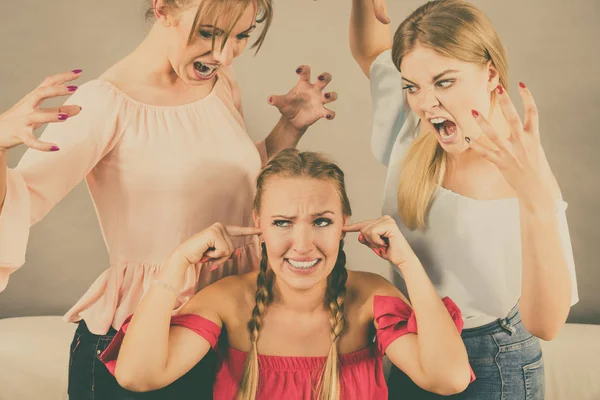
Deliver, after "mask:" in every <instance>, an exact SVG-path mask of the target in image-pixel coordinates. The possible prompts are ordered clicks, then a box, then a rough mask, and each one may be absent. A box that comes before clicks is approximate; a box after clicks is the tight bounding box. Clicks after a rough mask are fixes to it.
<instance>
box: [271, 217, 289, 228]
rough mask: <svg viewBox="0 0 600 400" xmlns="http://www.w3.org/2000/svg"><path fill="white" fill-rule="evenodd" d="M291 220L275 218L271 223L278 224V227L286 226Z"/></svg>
mask: <svg viewBox="0 0 600 400" xmlns="http://www.w3.org/2000/svg"><path fill="white" fill-rule="evenodd" d="M290 224H291V221H287V220H285V219H276V220H274V221H273V225H275V226H278V227H280V228H286V227H288V226H290Z"/></svg>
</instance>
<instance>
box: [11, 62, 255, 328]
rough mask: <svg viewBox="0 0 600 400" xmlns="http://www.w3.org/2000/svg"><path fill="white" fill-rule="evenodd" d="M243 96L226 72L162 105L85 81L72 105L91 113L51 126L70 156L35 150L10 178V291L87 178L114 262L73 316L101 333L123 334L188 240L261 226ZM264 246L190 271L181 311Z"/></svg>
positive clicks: (243, 245) (251, 243)
mask: <svg viewBox="0 0 600 400" xmlns="http://www.w3.org/2000/svg"><path fill="white" fill-rule="evenodd" d="M234 88H235V85H234V82H233V81H232V80H231V79H230V78H229V77H228V76H227V75H225V73H221V74H220V75H219V77H218V80H217V82H216V84H215V86H214V88H213V90H212V91H211V93H210V94H209V95H208V96H206V97H205V98H203V99H201V100H198V101H195V102H193V103H190V104H186V105H182V106H152V105H147V104H143V103H140V102H138V101H136V100H134V99H132V98H130V97H128V96H127V95H126V94H125V93H123V92H122V91H120V90H119V89H118V88H117V87H115V86H114V85H112V84H111V83H109V82H106V81H101V80H92V81H89V82H87V83H85V84H83V85H81V86H80V87H79V89H78V90H77V92H76V93H75V94H73V95H72V96H71V98H70V99H69V100H68V101H67V104H77V105H80V106H81V107H82V111H81V113H80V114H79V115H78V116H76V117H73V118H71V119H69V120H67V121H65V122H63V123H60V124H50V125H48V127H47V128H46V130H45V131H44V133H43V135H42V138H41V139H42V140H45V141H49V142H55V143H57V144H58V146H59V147H60V151H57V152H40V151H36V150H28V151H27V152H26V153H25V155H24V156H23V158H22V159H21V161H20V163H19V165H18V166H17V167H16V168H15V169H9V170H8V187H7V194H6V199H5V203H4V207H3V210H2V213H1V214H0V291H2V290H3V289H4V288H5V287H6V285H7V283H8V278H9V275H10V274H11V273H12V272H14V271H15V270H16V269H17V268H19V267H20V266H22V265H23V264H24V263H25V252H26V247H27V240H28V236H29V228H30V226H31V225H33V224H35V223H36V222H38V221H40V220H41V219H42V218H43V217H44V216H45V215H46V214H47V213H48V212H49V211H50V210H51V209H52V207H53V206H54V205H55V204H57V203H58V202H59V201H60V200H61V199H62V198H63V197H64V196H65V195H66V194H67V193H68V192H69V191H70V190H71V189H72V188H73V187H74V186H75V185H77V184H78V183H79V182H80V181H81V180H82V179H85V180H86V183H87V185H88V188H89V191H90V194H91V196H92V199H93V202H94V205H95V208H96V212H97V215H98V219H99V222H100V227H101V229H102V234H103V237H104V241H105V243H106V246H107V248H108V252H109V257H110V266H109V267H108V268H107V269H106V271H104V272H103V273H102V274H101V275H100V276H99V277H98V278H97V280H96V281H95V282H94V283H93V284H92V286H91V287H90V288H89V289H88V291H87V292H86V293H85V294H84V296H83V297H82V298H81V299H80V300H79V301H78V302H77V303H76V304H75V305H74V306H73V308H71V310H69V311H68V312H67V314H66V315H65V320H66V321H70V322H76V321H79V320H81V319H85V321H86V323H87V325H88V327H89V330H90V331H91V332H92V333H95V334H105V333H106V332H107V331H108V329H109V327H110V326H111V325H112V326H113V327H114V328H115V329H119V328H120V326H121V324H122V323H123V321H124V320H125V318H127V316H128V315H130V314H132V313H133V310H134V308H135V306H136V305H137V304H138V302H139V301H140V299H141V297H142V295H143V294H144V292H145V291H146V290H147V289H148V285H149V283H150V281H151V280H152V278H153V276H155V275H156V274H157V273H158V271H159V270H160V268H161V264H162V263H163V262H164V261H165V260H166V258H167V257H168V256H169V254H170V253H171V252H172V251H173V250H174V249H175V248H176V247H177V245H179V244H180V243H181V242H182V241H184V240H186V239H188V238H189V237H191V236H192V235H193V234H195V233H197V232H200V231H201V230H203V229H204V228H206V227H208V226H209V225H211V224H213V223H215V222H222V223H224V224H231V225H242V226H244V225H245V226H251V225H252V224H253V221H252V200H253V198H254V191H255V189H254V185H255V179H256V177H257V175H258V173H259V171H260V168H261V164H264V163H265V161H266V147H265V144H264V142H258V143H256V145H255V144H254V143H253V142H252V140H251V139H250V137H249V136H248V133H247V132H246V127H245V123H244V119H243V116H242V114H241V112H240V109H241V108H240V105H239V96H238V95H237V92H236V91H235V89H234ZM257 149H258V151H257ZM257 243H258V242H257V239H256V238H254V237H248V238H234V244H235V245H236V246H237V247H238V251H237V252H236V254H235V256H234V258H233V259H232V260H229V261H228V262H227V263H226V264H225V265H224V266H223V267H222V268H219V269H217V270H215V271H209V269H208V268H202V265H201V264H198V265H194V266H190V268H189V269H188V271H187V273H186V275H185V280H184V284H183V286H182V287H181V293H180V296H179V298H178V305H177V309H176V310H175V311H174V312H177V311H178V310H179V309H180V308H181V306H182V305H183V304H184V303H185V302H186V301H188V300H189V299H190V298H191V297H192V296H193V295H194V294H195V292H196V291H197V290H198V289H199V288H201V287H203V286H206V285H207V284H209V283H211V282H214V281H215V280H217V279H219V278H221V277H223V276H226V275H231V274H240V273H244V272H247V271H249V270H251V269H255V268H258V260H259V248H258V244H257ZM46 267H47V268H52V266H51V265H48V266H46Z"/></svg>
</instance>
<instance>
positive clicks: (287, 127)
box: [279, 115, 308, 140]
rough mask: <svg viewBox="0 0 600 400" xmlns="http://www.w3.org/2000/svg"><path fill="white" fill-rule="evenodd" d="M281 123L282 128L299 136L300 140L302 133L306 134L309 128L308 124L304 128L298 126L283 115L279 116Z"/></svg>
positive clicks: (287, 132)
mask: <svg viewBox="0 0 600 400" xmlns="http://www.w3.org/2000/svg"><path fill="white" fill-rule="evenodd" d="M279 124H280V126H281V130H282V131H284V132H285V133H286V135H291V136H293V137H297V139H298V140H300V138H301V137H302V135H304V134H305V133H306V131H307V129H308V126H305V127H302V128H298V127H296V126H295V125H294V124H293V123H292V122H291V121H290V120H289V119H287V118H286V117H284V116H283V115H282V116H281V117H280V118H279Z"/></svg>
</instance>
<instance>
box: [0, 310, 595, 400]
mask: <svg viewBox="0 0 600 400" xmlns="http://www.w3.org/2000/svg"><path fill="white" fill-rule="evenodd" d="M75 327H76V325H75V324H69V323H65V322H63V321H62V319H61V317H58V316H56V317H22V318H7V319H3V320H0V360H2V365H3V366H4V365H6V366H9V367H8V368H3V371H2V372H1V373H0V400H15V399H18V400H39V399H48V400H63V399H67V372H68V364H69V351H68V349H69V346H70V344H71V340H72V339H73V334H74V332H75ZM599 339H600V325H583V324H581V325H580V324H567V325H565V327H564V328H563V330H562V331H561V333H560V335H559V336H558V338H556V339H555V340H553V341H552V342H543V343H542V348H543V351H544V358H545V371H546V400H598V399H600V380H599V379H598V377H600V340H599Z"/></svg>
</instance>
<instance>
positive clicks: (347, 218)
mask: <svg viewBox="0 0 600 400" xmlns="http://www.w3.org/2000/svg"><path fill="white" fill-rule="evenodd" d="M349 219H350V218H349V217H348V216H345V217H344V219H343V226H346V225H348V220H349ZM345 237H346V232H342V237H341V238H340V240H344V238H345Z"/></svg>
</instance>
